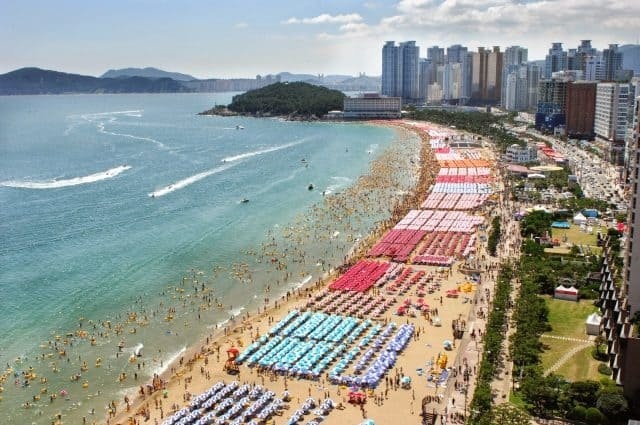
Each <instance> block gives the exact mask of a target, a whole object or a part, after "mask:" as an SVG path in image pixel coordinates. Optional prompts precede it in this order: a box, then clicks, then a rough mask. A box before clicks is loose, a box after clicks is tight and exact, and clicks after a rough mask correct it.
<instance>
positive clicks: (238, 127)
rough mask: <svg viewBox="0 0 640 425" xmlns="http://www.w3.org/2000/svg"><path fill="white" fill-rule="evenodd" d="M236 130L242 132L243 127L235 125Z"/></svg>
mask: <svg viewBox="0 0 640 425" xmlns="http://www.w3.org/2000/svg"><path fill="white" fill-rule="evenodd" d="M236 130H244V127H243V126H241V125H236Z"/></svg>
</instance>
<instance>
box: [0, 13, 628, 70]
mask: <svg viewBox="0 0 640 425" xmlns="http://www.w3.org/2000/svg"><path fill="white" fill-rule="evenodd" d="M639 37H640V2H638V1H629V0H608V1H605V2H603V1H601V0H597V1H596V0H400V1H383V0H370V1H353V0H326V1H305V0H288V1H284V0H263V1H258V0H239V1H233V0H227V1H213V0H212V1H204V0H183V1H170V0H155V1H152V0H130V1H124V0H111V1H108V2H107V1H90V0H84V1H82V0H78V1H70V0H58V1H45V0H40V1H34V0H24V1H9V0H2V2H1V3H0V39H2V40H3V41H2V43H1V44H0V73H4V72H8V71H11V70H13V69H16V68H20V67H24V66H37V67H41V68H46V69H55V70H61V71H66V72H74V73H81V74H88V75H100V74H102V73H103V72H105V71H106V70H107V69H109V68H123V67H128V66H134V67H143V66H155V67H158V68H162V69H166V70H170V71H178V72H185V73H189V74H192V75H194V76H196V77H199V78H211V77H253V76H255V75H256V74H267V73H276V72H280V71H290V72H299V73H302V72H304V73H312V74H316V73H325V74H337V73H340V74H352V75H355V74H357V73H358V72H365V73H367V74H369V75H379V74H380V68H381V59H380V57H381V48H382V44H383V43H384V41H385V40H396V41H403V40H416V41H417V44H418V45H419V46H420V47H421V56H426V48H427V47H429V46H432V45H434V44H438V45H440V46H441V47H443V46H444V47H446V46H448V45H451V44H456V43H459V44H462V45H466V46H467V47H469V48H470V50H476V49H477V47H479V46H487V47H489V46H494V45H499V46H501V47H502V48H503V49H504V47H506V46H510V45H521V46H524V47H527V48H528V49H529V59H542V58H544V55H545V53H546V51H547V50H548V48H549V47H550V44H551V42H553V41H560V42H563V43H564V45H565V48H569V47H575V46H577V45H578V44H579V41H580V40H581V39H591V40H593V45H594V46H595V47H597V48H598V49H603V48H605V47H606V46H607V44H608V43H619V44H626V43H635V42H636V41H637V39H638V38H639Z"/></svg>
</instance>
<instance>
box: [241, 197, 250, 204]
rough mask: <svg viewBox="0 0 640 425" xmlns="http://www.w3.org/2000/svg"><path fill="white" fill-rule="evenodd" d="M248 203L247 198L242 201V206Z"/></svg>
mask: <svg viewBox="0 0 640 425" xmlns="http://www.w3.org/2000/svg"><path fill="white" fill-rule="evenodd" d="M247 202H249V200H248V199H247V198H242V200H241V201H240V203H241V204H246V203H247Z"/></svg>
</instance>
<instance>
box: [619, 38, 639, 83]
mask: <svg viewBox="0 0 640 425" xmlns="http://www.w3.org/2000/svg"><path fill="white" fill-rule="evenodd" d="M618 49H619V50H620V51H621V52H622V69H632V70H633V73H634V74H635V75H640V44H625V45H623V46H620V47H619V48H618Z"/></svg>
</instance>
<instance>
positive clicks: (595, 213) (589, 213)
mask: <svg viewBox="0 0 640 425" xmlns="http://www.w3.org/2000/svg"><path fill="white" fill-rule="evenodd" d="M582 215H584V216H585V217H586V218H598V216H599V215H600V213H598V210H593V209H589V210H582Z"/></svg>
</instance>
